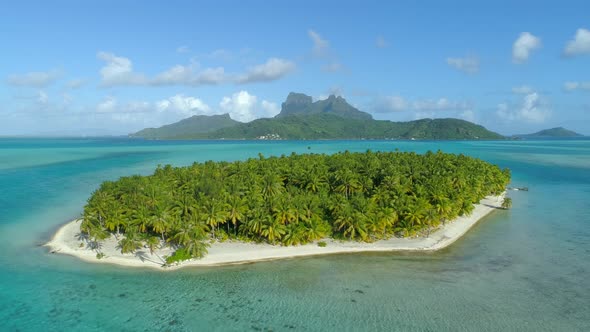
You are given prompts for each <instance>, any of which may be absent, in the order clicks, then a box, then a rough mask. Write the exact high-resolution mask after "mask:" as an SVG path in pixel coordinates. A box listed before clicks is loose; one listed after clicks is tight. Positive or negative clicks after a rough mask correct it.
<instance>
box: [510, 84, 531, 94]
mask: <svg viewBox="0 0 590 332" xmlns="http://www.w3.org/2000/svg"><path fill="white" fill-rule="evenodd" d="M534 91H535V90H534V89H533V88H531V87H530V86H528V85H521V86H515V87H513V88H512V93H515V94H518V95H526V94H529V93H532V92H534Z"/></svg>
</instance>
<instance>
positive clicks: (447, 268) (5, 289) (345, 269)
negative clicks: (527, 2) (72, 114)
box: [0, 139, 590, 331]
mask: <svg viewBox="0 0 590 332" xmlns="http://www.w3.org/2000/svg"><path fill="white" fill-rule="evenodd" d="M308 147H309V148H310V149H308ZM368 148H370V149H373V150H393V149H395V148H399V149H400V150H412V151H418V152H424V151H427V150H437V149H441V150H443V151H445V152H455V153H464V154H468V155H472V156H476V157H480V158H483V159H485V160H488V161H491V162H494V163H497V164H499V165H500V166H501V167H510V168H511V169H512V171H513V184H514V185H515V186H528V187H529V188H530V191H529V192H511V193H510V195H511V196H512V197H513V203H514V206H513V209H512V210H510V211H496V212H494V213H493V214H492V215H491V216H489V217H487V218H486V219H485V220H484V221H482V222H481V223H479V224H478V225H477V226H476V227H475V228H474V229H472V230H471V231H470V232H469V233H468V234H467V235H466V236H465V237H464V238H463V239H461V240H460V241H458V242H457V243H455V244H454V245H453V246H451V247H450V248H448V249H446V250H443V251H442V252H438V253H435V254H389V253H384V254H358V255H336V256H324V257H314V258H302V259H292V260H283V261H275V262H264V263H256V264H249V265H241V266H229V267H218V268H191V269H185V270H181V271H175V272H157V271H150V270H141V269H123V268H120V267H114V266H108V265H102V264H89V263H84V262H81V261H78V260H76V259H75V258H71V257H66V256H61V255H51V254H48V253H47V250H46V249H45V248H43V247H39V244H42V243H44V242H46V241H47V239H48V238H49V237H50V236H51V234H52V232H53V231H54V230H55V229H56V228H57V227H58V226H59V225H60V224H61V223H63V222H65V221H67V220H70V219H72V218H74V217H76V216H77V215H79V213H80V212H81V209H82V206H83V205H84V202H85V200H86V198H87V197H88V196H89V195H90V193H91V192H92V191H93V190H94V189H95V188H96V187H97V186H98V185H99V184H100V182H102V181H103V180H107V179H115V178H117V177H119V176H122V175H130V174H136V173H139V174H147V173H149V172H151V171H152V170H153V169H154V168H155V166H156V165H158V164H167V163H170V164H173V165H187V164H190V163H192V162H193V161H204V160H208V159H215V160H222V159H223V160H236V159H244V158H247V157H256V155H257V154H258V153H259V152H262V153H263V154H265V155H271V154H275V155H280V154H289V153H291V152H292V151H295V152H299V153H305V152H326V153H332V152H336V151H340V150H344V149H348V150H351V151H364V150H366V149H368ZM589 201H590V140H571V141H569V140H568V141H557V140H555V141H514V142H376V141H355V142H346V141H341V142H145V141H132V140H124V139H84V140H78V139H0V330H3V331H4V330H8V331H12V330H20V331H63V330H80V331H95V330H96V331H99V330H109V331H119V330H124V331H144V330H150V331H151V330H163V331H191V330H192V331H194V330H201V331H205V330H219V331H232V330H233V331H243V330H265V331H266V330H273V331H327V330H339V331H359V330H367V331H394V330H400V331H498V330H511V331H543V330H544V331H588V330H590V281H589V276H590V203H589Z"/></svg>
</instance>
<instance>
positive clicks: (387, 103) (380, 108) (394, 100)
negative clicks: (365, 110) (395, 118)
mask: <svg viewBox="0 0 590 332" xmlns="http://www.w3.org/2000/svg"><path fill="white" fill-rule="evenodd" d="M407 109H408V103H407V102H406V100H405V99H404V98H403V97H400V96H385V97H382V98H380V99H379V100H378V101H377V107H376V108H375V110H376V112H378V113H389V112H401V111H405V110H407Z"/></svg>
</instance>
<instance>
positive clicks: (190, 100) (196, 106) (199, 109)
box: [156, 94, 213, 116]
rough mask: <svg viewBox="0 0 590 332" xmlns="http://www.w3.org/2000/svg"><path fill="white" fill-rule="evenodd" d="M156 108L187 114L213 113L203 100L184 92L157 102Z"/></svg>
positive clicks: (161, 110) (162, 110) (160, 110)
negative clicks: (186, 94)
mask: <svg viewBox="0 0 590 332" xmlns="http://www.w3.org/2000/svg"><path fill="white" fill-rule="evenodd" d="M156 109H157V110H158V111H159V112H167V111H173V112H177V113H179V114H182V115H186V116H192V115H211V114H213V113H212V112H211V108H210V107H209V106H208V105H207V104H205V103H204V102H203V101H202V100H200V99H198V98H195V97H190V96H185V95H183V94H178V95H175V96H173V97H170V98H168V99H164V100H160V101H158V102H156Z"/></svg>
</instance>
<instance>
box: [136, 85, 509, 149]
mask: <svg viewBox="0 0 590 332" xmlns="http://www.w3.org/2000/svg"><path fill="white" fill-rule="evenodd" d="M129 136H130V137H139V138H146V139H263V140H278V139H293V140H307V139H432V140H496V139H505V137H504V136H502V135H500V134H497V133H495V132H492V131H489V130H487V129H486V128H484V127H483V126H480V125H477V124H474V123H471V122H469V121H465V120H460V119H452V118H449V119H421V120H415V121H408V122H392V121H387V120H374V119H373V117H372V116H371V115H370V114H369V113H365V112H362V111H359V110H358V109H356V108H355V107H353V106H352V105H350V104H349V103H348V102H346V100H345V99H344V98H342V97H339V96H334V95H332V96H329V97H328V98H327V99H324V100H318V101H316V102H313V100H312V98H311V97H310V96H307V95H305V94H302V93H294V92H291V93H290V94H289V96H288V97H287V100H286V101H285V102H284V103H282V107H281V112H280V113H279V114H278V115H277V116H275V117H274V118H262V119H257V120H254V121H251V122H248V123H241V122H237V121H234V120H232V119H231V118H230V117H229V115H228V114H223V115H213V116H203V115H201V116H193V117H190V118H188V119H184V120H181V121H179V122H176V123H173V124H169V125H166V126H163V127H160V128H148V129H143V130H141V131H139V132H136V133H134V134H130V135H129Z"/></svg>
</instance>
